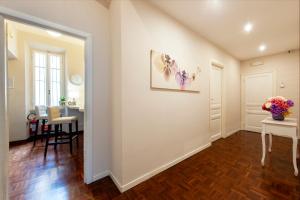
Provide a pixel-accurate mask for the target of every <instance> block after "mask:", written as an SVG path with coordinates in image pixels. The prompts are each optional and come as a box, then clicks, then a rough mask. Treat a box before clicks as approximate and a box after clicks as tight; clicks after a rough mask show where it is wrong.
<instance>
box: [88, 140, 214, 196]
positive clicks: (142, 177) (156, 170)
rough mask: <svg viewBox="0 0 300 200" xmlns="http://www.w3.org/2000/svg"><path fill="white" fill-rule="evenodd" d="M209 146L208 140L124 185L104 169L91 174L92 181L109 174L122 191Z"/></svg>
mask: <svg viewBox="0 0 300 200" xmlns="http://www.w3.org/2000/svg"><path fill="white" fill-rule="evenodd" d="M210 146H211V142H209V143H207V144H205V145H203V146H201V147H198V148H196V149H194V150H192V151H190V152H188V153H186V154H184V155H183V156H180V157H178V158H176V159H174V160H172V161H170V162H168V163H166V164H164V165H161V166H160V167H157V168H156V169H154V170H152V171H149V172H147V173H145V174H143V175H141V176H140V177H138V178H136V179H134V180H132V181H130V182H129V183H126V184H124V185H121V184H120V181H119V180H118V179H117V178H116V177H115V176H114V174H113V173H112V172H111V171H109V170H106V171H103V172H100V173H98V174H96V175H94V176H93V181H97V180H99V179H101V178H104V177H106V176H110V178H111V179H112V181H113V182H114V184H115V185H116V186H117V188H118V189H119V191H120V192H121V193H123V192H125V191H126V190H129V189H130V188H132V187H134V186H136V185H138V184H140V183H142V182H144V181H146V180H148V179H150V178H151V177H153V176H155V175H157V174H159V173H160V172H163V171H165V170H166V169H168V168H170V167H172V166H174V165H176V164H178V163H180V162H181V161H183V160H185V159H187V158H189V157H191V156H193V155H195V154H197V153H199V152H200V151H202V150H204V149H206V148H208V147H210Z"/></svg>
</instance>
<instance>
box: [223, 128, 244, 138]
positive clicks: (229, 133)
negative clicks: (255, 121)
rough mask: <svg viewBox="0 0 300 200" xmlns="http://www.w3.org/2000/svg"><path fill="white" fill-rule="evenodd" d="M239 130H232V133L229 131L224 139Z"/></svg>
mask: <svg viewBox="0 0 300 200" xmlns="http://www.w3.org/2000/svg"><path fill="white" fill-rule="evenodd" d="M240 130H241V129H240V128H238V129H235V130H233V131H229V132H227V133H226V136H225V137H224V138H227V137H229V136H231V135H232V134H234V133H236V132H238V131H240Z"/></svg>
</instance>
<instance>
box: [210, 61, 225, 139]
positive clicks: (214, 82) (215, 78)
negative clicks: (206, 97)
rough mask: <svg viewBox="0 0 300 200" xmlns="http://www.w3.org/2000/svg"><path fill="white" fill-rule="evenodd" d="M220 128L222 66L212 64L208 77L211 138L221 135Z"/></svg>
mask: <svg viewBox="0 0 300 200" xmlns="http://www.w3.org/2000/svg"><path fill="white" fill-rule="evenodd" d="M221 130H222V68H219V67H216V66H212V67H211V78H210V131H211V140H212V141H215V140H216V139H218V138H220V137H221V132H222V131H221Z"/></svg>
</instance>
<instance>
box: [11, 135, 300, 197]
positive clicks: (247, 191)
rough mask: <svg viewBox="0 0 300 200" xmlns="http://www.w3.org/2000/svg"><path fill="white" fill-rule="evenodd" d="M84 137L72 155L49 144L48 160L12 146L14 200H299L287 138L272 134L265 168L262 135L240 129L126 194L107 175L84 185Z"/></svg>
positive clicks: (299, 187)
mask: <svg viewBox="0 0 300 200" xmlns="http://www.w3.org/2000/svg"><path fill="white" fill-rule="evenodd" d="M80 141H81V142H80V148H79V149H74V155H73V156H71V155H69V149H68V145H65V146H59V147H58V150H57V153H55V151H54V150H53V149H52V148H49V154H48V156H47V160H46V161H44V159H43V148H41V147H36V148H34V149H32V143H25V144H19V145H17V146H13V147H11V148H10V163H9V166H10V172H9V178H10V189H9V191H10V199H12V200H15V199H18V200H19V199H20V200H21V199H28V200H44V199H45V200H48V199H51V200H55V199H59V200H62V199H72V200H73V199H74V200H77V199H78V200H88V199H105V200H106V199H107V200H108V199H119V200H130V199H149V200H160V199H187V200H193V199H197V200H198V199H199V200H200V199H218V200H221V199H230V200H235V199H272V200H273V199H280V200H281V199H295V200H298V199H300V177H295V176H294V175H293V166H292V156H291V155H292V151H291V144H292V142H291V140H290V139H287V138H282V137H276V136H274V137H273V148H272V153H271V154H267V157H266V166H265V167H264V168H262V167H261V165H260V159H261V138H260V134H256V133H251V132H246V131H240V132H238V133H236V134H234V135H232V136H230V137H228V138H226V139H220V140H218V141H216V142H214V143H213V145H212V146H211V147H210V148H208V149H206V150H203V151H201V152H200V153H198V154H196V155H194V156H192V157H190V158H188V159H186V160H185V161H183V162H181V163H179V164H177V165H175V166H173V167H171V168H169V169H168V170H166V171H164V172H162V173H160V174H158V175H156V176H154V177H152V178H151V179H149V180H148V181H145V182H143V183H141V184H139V185H137V186H136V187H134V188H132V189H130V190H128V191H126V192H125V193H123V194H120V193H119V192H118V190H117V188H116V187H115V185H114V184H113V182H112V180H111V179H110V178H109V177H106V178H104V179H102V180H99V181H97V182H95V183H92V184H90V185H85V184H83V180H82V179H83V177H82V153H83V151H82V136H81V137H80ZM40 145H42V144H40V143H39V144H38V145H37V146H40ZM74 146H75V147H76V145H74ZM297 162H298V166H300V162H299V160H298V161H297Z"/></svg>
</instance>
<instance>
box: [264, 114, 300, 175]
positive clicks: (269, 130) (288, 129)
mask: <svg viewBox="0 0 300 200" xmlns="http://www.w3.org/2000/svg"><path fill="white" fill-rule="evenodd" d="M261 122H262V132H261V139H262V159H261V164H262V166H264V165H265V157H266V141H265V135H266V134H269V152H271V149H272V134H273V135H278V136H283V137H289V138H292V139H293V165H294V175H295V176H297V175H298V168H297V160H296V159H297V158H296V157H297V144H298V137H297V120H296V119H294V118H286V119H285V120H284V121H276V120H273V119H272V118H271V117H268V118H266V119H264V120H263V121H261Z"/></svg>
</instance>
